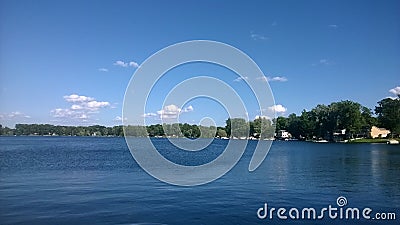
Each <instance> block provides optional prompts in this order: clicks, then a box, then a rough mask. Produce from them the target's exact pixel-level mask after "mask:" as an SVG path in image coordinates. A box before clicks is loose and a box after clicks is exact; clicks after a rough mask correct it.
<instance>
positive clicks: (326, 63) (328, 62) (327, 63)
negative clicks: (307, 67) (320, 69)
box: [312, 59, 334, 66]
mask: <svg viewBox="0 0 400 225" xmlns="http://www.w3.org/2000/svg"><path fill="white" fill-rule="evenodd" d="M333 64H334V62H332V61H331V60H328V59H320V60H319V61H318V62H317V63H313V64H312V65H313V66H318V65H322V66H330V65H333Z"/></svg>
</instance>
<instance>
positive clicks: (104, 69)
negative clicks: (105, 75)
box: [99, 68, 108, 72]
mask: <svg viewBox="0 0 400 225" xmlns="http://www.w3.org/2000/svg"><path fill="white" fill-rule="evenodd" d="M99 71H100V72H108V69H106V68H99Z"/></svg>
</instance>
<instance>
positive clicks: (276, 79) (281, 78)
mask: <svg viewBox="0 0 400 225" xmlns="http://www.w3.org/2000/svg"><path fill="white" fill-rule="evenodd" d="M267 80H268V81H279V82H285V81H287V80H288V79H287V78H286V77H267Z"/></svg>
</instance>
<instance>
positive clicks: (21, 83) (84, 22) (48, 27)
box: [0, 1, 400, 127]
mask: <svg viewBox="0 0 400 225" xmlns="http://www.w3.org/2000/svg"><path fill="white" fill-rule="evenodd" d="M399 9H400V2H399V1H250V2H247V1H215V2H214V1H0V105H1V107H0V124H3V126H4V125H6V126H10V127H13V126H14V124H15V123H50V124H64V125H91V124H101V125H106V126H112V125H116V124H120V123H121V121H120V119H121V111H122V104H123V97H124V93H125V89H126V87H127V85H128V83H129V80H130V78H131V76H132V74H133V73H134V72H135V70H136V69H137V66H138V65H140V64H141V63H142V62H143V61H144V60H145V59H146V58H148V57H149V56H151V55H152V54H154V53H155V52H157V51H158V50H160V49H162V48H165V47H167V46H169V45H171V44H175V43H178V42H182V41H189V40H198V39H206V40H215V41H220V42H224V43H227V44H229V45H232V46H234V47H236V48H238V49H240V50H242V51H243V52H245V53H246V54H247V55H249V56H250V57H251V58H252V59H253V60H254V61H255V62H256V63H257V64H258V66H259V67H260V68H261V70H262V71H263V72H264V74H265V75H266V76H267V77H268V78H269V79H270V82H269V84H270V86H271V88H272V91H273V94H274V97H275V101H276V104H277V105H281V106H278V107H277V108H276V109H277V113H278V114H279V115H288V114H290V113H300V112H301V111H302V110H303V109H308V110H309V109H311V108H313V107H314V106H316V105H317V104H329V103H330V102H332V101H340V100H347V99H349V100H353V101H357V102H359V103H361V104H362V105H365V106H367V107H369V108H371V109H373V108H374V107H375V105H376V102H377V101H379V100H381V99H382V98H385V97H387V96H394V93H395V92H396V91H398V92H399V91H400V90H399V89H400V88H398V89H395V88H396V87H398V86H400V79H399V77H400V76H399V75H400V10H399ZM213 68H214V69H213ZM199 70H201V69H199V68H198V67H196V66H192V67H190V66H189V67H188V68H187V69H181V70H180V69H179V68H177V70H176V71H177V72H179V71H183V72H184V73H186V74H194V75H195V74H197V73H198V71H199ZM204 70H206V72H207V73H217V72H216V71H217V70H218V69H215V67H207V66H205V67H204ZM226 73H228V72H226ZM226 73H225V72H221V73H218V74H219V75H218V76H224V74H226ZM226 77H229V76H228V75H227V76H226ZM170 79H172V80H173V78H170ZM225 81H226V82H227V83H229V84H230V85H232V86H235V85H240V84H239V83H240V82H237V81H234V79H230V77H229V79H228V78H226V79H225ZM160 89H162V88H160ZM390 90H392V92H390ZM159 94H161V93H157V91H156V92H155V93H154V96H158V95H159ZM155 102H157V101H155ZM152 104H153V103H152V102H149V105H148V110H149V111H148V112H147V113H149V115H153V116H154V117H156V119H155V120H154V121H150V122H157V116H158V117H159V116H161V115H162V113H163V112H164V111H165V110H166V109H162V108H160V107H158V104H159V103H158V102H157V104H156V103H154V105H152ZM189 106H191V107H189ZM177 107H178V108H175V109H173V108H169V109H168V110H172V111H173V110H175V111H180V112H181V113H180V114H181V115H182V122H190V123H198V122H199V120H200V119H201V118H202V117H204V116H205V115H214V116H215V117H216V118H215V120H216V123H217V125H223V124H224V119H225V118H224V116H226V114H224V113H225V112H224V111H223V109H220V106H218V104H215V102H214V103H213V102H211V101H206V100H204V99H203V100H201V99H200V100H197V101H193V102H190V103H189V104H187V105H185V106H177ZM162 110H164V111H162ZM256 115H257V111H256V110H253V109H251V110H249V118H251V119H253V118H252V117H255V116H256Z"/></svg>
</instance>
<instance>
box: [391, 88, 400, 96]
mask: <svg viewBox="0 0 400 225" xmlns="http://www.w3.org/2000/svg"><path fill="white" fill-rule="evenodd" d="M389 92H390V93H392V94H394V95H396V96H399V95H400V86H397V87H395V88H392V89H390V90H389Z"/></svg>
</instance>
